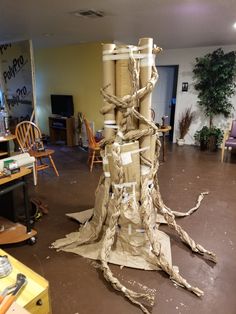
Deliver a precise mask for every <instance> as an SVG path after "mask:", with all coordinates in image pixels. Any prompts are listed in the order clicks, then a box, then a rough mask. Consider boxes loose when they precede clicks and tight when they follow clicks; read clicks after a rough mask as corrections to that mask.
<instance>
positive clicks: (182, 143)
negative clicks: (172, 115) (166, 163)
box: [177, 138, 185, 146]
mask: <svg viewBox="0 0 236 314" xmlns="http://www.w3.org/2000/svg"><path fill="white" fill-rule="evenodd" d="M184 144H185V140H184V138H177V145H178V146H183V145H184Z"/></svg>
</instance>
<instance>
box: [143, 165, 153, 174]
mask: <svg viewBox="0 0 236 314" xmlns="http://www.w3.org/2000/svg"><path fill="white" fill-rule="evenodd" d="M150 171H151V168H150V167H148V166H146V165H141V175H142V176H144V175H146V174H149V173H150Z"/></svg>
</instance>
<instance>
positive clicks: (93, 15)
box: [72, 10, 104, 18]
mask: <svg viewBox="0 0 236 314" xmlns="http://www.w3.org/2000/svg"><path fill="white" fill-rule="evenodd" d="M72 14H73V15H75V16H79V17H89V18H97V17H103V16H104V12H102V11H96V10H79V11H76V12H72Z"/></svg>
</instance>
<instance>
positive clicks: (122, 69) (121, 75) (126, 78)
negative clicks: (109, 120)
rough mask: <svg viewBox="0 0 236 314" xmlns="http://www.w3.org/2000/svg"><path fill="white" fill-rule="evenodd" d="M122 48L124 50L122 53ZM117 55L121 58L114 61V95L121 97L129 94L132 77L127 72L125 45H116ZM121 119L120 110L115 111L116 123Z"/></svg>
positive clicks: (126, 49) (127, 58)
mask: <svg viewBox="0 0 236 314" xmlns="http://www.w3.org/2000/svg"><path fill="white" fill-rule="evenodd" d="M122 48H124V50H125V52H124V53H122ZM117 50H118V55H119V57H121V59H118V60H117V61H116V96H118V97H122V96H125V95H130V94H131V91H132V79H131V76H130V72H129V53H128V47H127V46H119V47H118V49H117ZM121 120H122V112H121V111H119V110H118V111H117V113H116V123H117V125H120V122H121Z"/></svg>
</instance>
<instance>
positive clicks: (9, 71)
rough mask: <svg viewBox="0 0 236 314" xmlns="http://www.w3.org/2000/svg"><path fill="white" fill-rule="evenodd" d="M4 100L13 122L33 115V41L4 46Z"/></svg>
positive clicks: (0, 59) (0, 51) (0, 52)
mask: <svg viewBox="0 0 236 314" xmlns="http://www.w3.org/2000/svg"><path fill="white" fill-rule="evenodd" d="M0 69H1V81H0V90H1V94H0V97H1V99H0V101H1V105H2V106H4V107H5V108H6V109H7V111H8V115H9V120H10V121H9V122H10V124H13V125H16V124H17V123H19V122H20V121H23V120H30V119H32V117H33V112H34V106H35V97H34V64H33V53H32V42H31V41H29V40H25V41H21V42H15V43H10V44H4V45H1V46H0Z"/></svg>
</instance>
